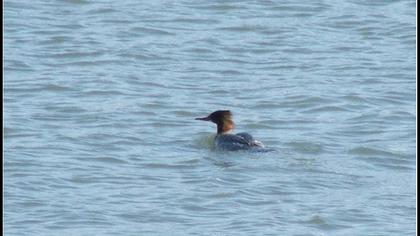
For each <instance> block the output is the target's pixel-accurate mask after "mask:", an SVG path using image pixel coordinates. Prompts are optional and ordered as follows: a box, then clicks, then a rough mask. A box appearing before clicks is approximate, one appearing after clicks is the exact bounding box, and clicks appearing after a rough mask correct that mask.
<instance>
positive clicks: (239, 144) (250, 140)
mask: <svg viewBox="0 0 420 236" xmlns="http://www.w3.org/2000/svg"><path fill="white" fill-rule="evenodd" d="M195 120H201V121H210V122H213V123H215V124H216V125H217V134H216V136H215V138H214V145H215V148H216V149H217V150H224V151H238V150H263V149H264V148H265V146H264V144H263V143H262V142H260V141H258V140H256V139H254V137H253V136H252V135H251V134H249V133H246V132H242V133H237V134H232V133H231V131H232V130H233V129H234V127H235V123H234V122H233V119H232V112H231V111H230V110H217V111H215V112H212V113H211V114H210V115H208V116H206V117H200V118H195Z"/></svg>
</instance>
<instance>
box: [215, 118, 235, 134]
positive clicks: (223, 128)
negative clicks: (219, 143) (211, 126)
mask: <svg viewBox="0 0 420 236" xmlns="http://www.w3.org/2000/svg"><path fill="white" fill-rule="evenodd" d="M233 127H234V124H233V121H232V120H222V121H221V122H219V123H217V134H225V133H228V132H229V131H231V130H232V129H233Z"/></svg>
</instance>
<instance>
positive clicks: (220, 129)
mask: <svg viewBox="0 0 420 236" xmlns="http://www.w3.org/2000/svg"><path fill="white" fill-rule="evenodd" d="M195 119H196V120H204V121H211V122H213V123H215V124H217V133H218V134H223V133H227V132H229V131H230V130H232V129H233V127H234V123H233V121H232V112H230V111H229V110H219V111H215V112H213V113H211V114H210V115H208V116H206V117H202V118H195Z"/></svg>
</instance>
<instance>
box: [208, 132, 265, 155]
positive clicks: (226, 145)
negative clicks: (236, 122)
mask: <svg viewBox="0 0 420 236" xmlns="http://www.w3.org/2000/svg"><path fill="white" fill-rule="evenodd" d="M215 146H216V149H219V150H226V151H237V150H249V149H254V148H264V145H263V144H262V143H261V142H260V141H258V140H255V139H254V138H253V137H252V135H250V134H248V133H238V134H218V135H216V138H215Z"/></svg>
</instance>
